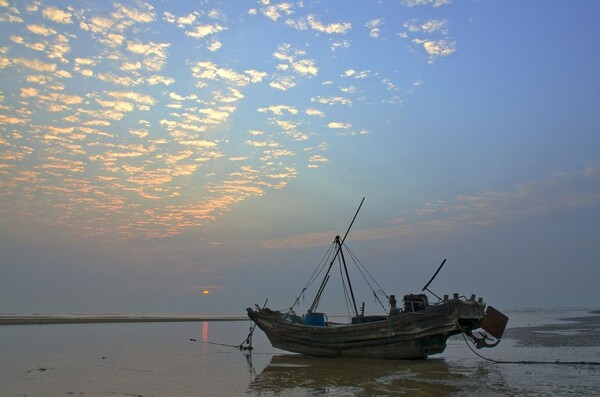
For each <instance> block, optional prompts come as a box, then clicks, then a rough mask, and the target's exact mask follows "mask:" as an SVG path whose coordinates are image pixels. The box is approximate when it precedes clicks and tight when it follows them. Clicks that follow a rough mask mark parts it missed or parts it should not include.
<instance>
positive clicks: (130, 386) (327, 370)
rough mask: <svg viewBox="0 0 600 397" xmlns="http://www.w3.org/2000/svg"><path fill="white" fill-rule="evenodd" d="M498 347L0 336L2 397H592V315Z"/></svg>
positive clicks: (540, 314) (96, 333)
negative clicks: (377, 348) (317, 350)
mask: <svg viewBox="0 0 600 397" xmlns="http://www.w3.org/2000/svg"><path fill="white" fill-rule="evenodd" d="M507 314H508V316H509V317H510V318H511V320H510V322H509V328H508V329H507V332H506V334H505V337H504V339H503V340H502V342H501V343H500V345H499V346H498V347H496V348H494V349H489V350H485V349H484V350H479V351H477V352H478V353H480V354H482V355H483V356H484V357H487V358H490V359H494V360H499V361H520V360H522V361H544V362H548V364H527V365H526V364H496V363H492V362H490V361H487V360H485V359H483V358H481V357H478V356H476V355H475V354H473V353H472V352H471V350H469V348H468V347H467V346H466V345H465V341H464V340H463V339H462V337H461V336H455V337H452V338H450V339H449V340H448V347H447V349H446V351H445V352H444V353H443V354H440V355H437V356H433V357H431V358H428V359H426V360H411V361H393V360H357V359H327V358H316V357H306V356H301V355H295V354H289V353H286V352H283V351H280V350H277V349H273V348H272V347H271V346H270V344H269V343H268V341H267V339H266V337H265V336H264V334H263V333H262V332H261V331H260V330H258V329H257V330H255V332H254V338H253V346H254V350H253V351H252V354H251V356H249V357H248V356H246V355H245V354H243V352H241V351H240V350H238V349H236V348H233V347H229V346H225V345H239V344H240V343H241V342H242V341H243V340H244V339H245V338H246V336H247V335H248V332H249V327H250V322H249V321H214V319H213V320H211V319H206V320H204V321H201V320H198V321H186V322H177V321H175V322H168V321H165V322H140V323H130V322H127V323H119V322H94V323H81V322H80V323H69V324H59V323H54V324H44V325H39V324H29V325H5V326H0V352H2V354H1V355H0V395H2V396H73V395H76V396H99V395H100V396H103V395H111V396H186V395H187V396H350V395H353V396H546V395H553V396H595V395H600V366H599V365H590V364H568V365H564V364H556V363H554V362H555V361H557V360H558V361H568V362H596V361H600V311H598V310H591V309H568V310H567V309H555V310H540V309H532V310H517V311H508V312H507Z"/></svg>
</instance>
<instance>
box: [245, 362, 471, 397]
mask: <svg viewBox="0 0 600 397" xmlns="http://www.w3.org/2000/svg"><path fill="white" fill-rule="evenodd" d="M465 376H466V375H465V374H464V373H460V371H458V373H456V372H455V371H453V370H452V369H451V367H450V366H449V365H448V364H447V363H446V362H445V361H444V360H443V359H431V358H430V359H424V360H379V359H343V358H320V357H310V356H304V355H296V354H285V355H275V356H273V357H272V358H271V361H270V363H269V364H268V365H267V366H266V367H265V369H264V370H263V371H261V372H260V374H257V375H256V377H255V378H254V379H253V381H252V382H251V383H250V384H249V387H248V393H249V394H254V395H260V396H268V395H310V396H319V395H328V396H330V395H354V396H373V395H389V396H395V395H410V396H432V397H435V396H447V395H449V394H453V393H456V392H457V391H459V390H461V388H460V387H457V386H456V385H457V384H460V383H461V382H460V378H461V377H465ZM457 377H458V379H457ZM463 380H464V379H463Z"/></svg>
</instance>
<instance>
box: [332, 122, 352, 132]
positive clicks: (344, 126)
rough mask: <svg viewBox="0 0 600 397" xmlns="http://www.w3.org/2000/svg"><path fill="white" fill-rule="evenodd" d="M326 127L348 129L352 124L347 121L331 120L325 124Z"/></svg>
mask: <svg viewBox="0 0 600 397" xmlns="http://www.w3.org/2000/svg"><path fill="white" fill-rule="evenodd" d="M327 127H328V128H333V129H344V130H347V129H350V128H352V124H348V123H340V122H331V123H328V124H327Z"/></svg>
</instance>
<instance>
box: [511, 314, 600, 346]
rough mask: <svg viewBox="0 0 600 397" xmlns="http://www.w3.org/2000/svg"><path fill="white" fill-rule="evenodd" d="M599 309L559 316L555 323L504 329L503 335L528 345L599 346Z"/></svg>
mask: <svg viewBox="0 0 600 397" xmlns="http://www.w3.org/2000/svg"><path fill="white" fill-rule="evenodd" d="M599 329H600V310H593V311H590V316H584V317H566V318H561V319H560V323H557V324H543V325H538V326H532V327H517V328H509V329H507V330H506V332H505V334H504V337H505V338H508V339H513V340H515V341H516V345H517V346H528V347H593V346H600V332H598V330H599Z"/></svg>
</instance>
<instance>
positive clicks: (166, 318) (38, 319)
mask: <svg viewBox="0 0 600 397" xmlns="http://www.w3.org/2000/svg"><path fill="white" fill-rule="evenodd" d="M247 319H248V318H247V317H246V316H241V315H195V314H189V315H188V314H183V315H182V314H175V315H130V314H127V315H124V314H123V315H120V314H100V315H41V314H40V315H37V314H36V315H29V316H21V315H0V325H32V324H94V323H162V322H198V321H242V320H247Z"/></svg>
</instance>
